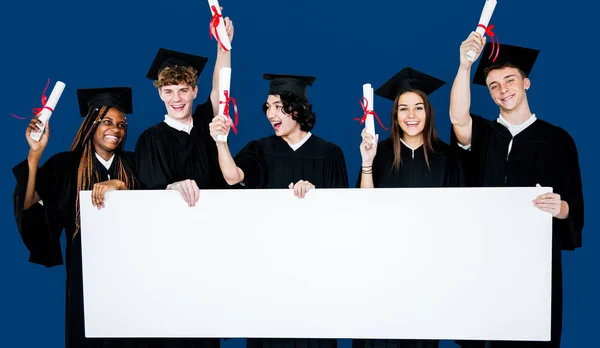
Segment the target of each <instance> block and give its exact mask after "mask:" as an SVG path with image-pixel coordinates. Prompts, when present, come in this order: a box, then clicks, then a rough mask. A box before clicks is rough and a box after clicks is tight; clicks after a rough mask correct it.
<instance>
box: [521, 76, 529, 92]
mask: <svg viewBox="0 0 600 348" xmlns="http://www.w3.org/2000/svg"><path fill="white" fill-rule="evenodd" d="M523 86H524V87H525V90H528V89H529V88H531V80H530V79H529V78H527V77H526V78H525V79H524V80H523Z"/></svg>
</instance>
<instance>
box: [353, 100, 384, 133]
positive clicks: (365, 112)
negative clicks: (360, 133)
mask: <svg viewBox="0 0 600 348" xmlns="http://www.w3.org/2000/svg"><path fill="white" fill-rule="evenodd" d="M360 106H361V107H362V109H363V116H362V117H361V118H355V119H354V120H356V121H360V124H363V123H364V122H365V121H366V120H367V115H373V116H374V117H375V119H376V120H377V122H378V123H379V125H380V126H381V128H383V129H385V130H387V128H385V126H384V125H383V124H382V123H381V120H380V119H379V116H377V113H376V112H375V111H374V110H367V108H368V107H369V101H368V100H367V98H365V97H361V98H360Z"/></svg>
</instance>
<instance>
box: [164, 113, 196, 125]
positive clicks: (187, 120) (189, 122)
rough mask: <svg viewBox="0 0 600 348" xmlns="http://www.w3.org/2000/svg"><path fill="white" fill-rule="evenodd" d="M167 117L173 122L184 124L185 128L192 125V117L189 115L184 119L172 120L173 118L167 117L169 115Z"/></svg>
mask: <svg viewBox="0 0 600 348" xmlns="http://www.w3.org/2000/svg"><path fill="white" fill-rule="evenodd" d="M167 116H168V117H169V118H170V119H172V120H174V121H177V122H180V123H183V124H185V125H186V126H189V125H190V124H192V115H191V114H190V115H188V116H186V117H184V118H174V117H171V115H169V114H167Z"/></svg>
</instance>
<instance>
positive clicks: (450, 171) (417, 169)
mask: <svg viewBox="0 0 600 348" xmlns="http://www.w3.org/2000/svg"><path fill="white" fill-rule="evenodd" d="M427 158H428V160H429V166H428V165H427V161H425V151H424V147H423V146H420V147H419V148H417V149H415V150H411V149H410V148H409V147H408V146H406V145H404V144H401V145H400V159H401V162H400V168H399V169H398V170H394V169H393V163H394V144H393V141H392V139H391V138H387V139H385V140H383V141H381V142H380V143H379V144H378V145H377V154H376V155H375V158H374V159H373V174H372V175H373V184H374V186H375V187H378V188H379V187H381V188H390V187H444V186H452V187H456V186H460V185H461V184H462V177H463V173H462V172H461V168H460V166H459V163H458V161H457V160H456V156H454V154H453V153H452V152H451V151H450V146H449V145H448V144H446V143H444V142H442V141H438V142H436V143H435V144H434V145H433V151H427ZM360 174H361V173H360V172H359V175H358V180H357V183H356V187H360V183H361V175H360Z"/></svg>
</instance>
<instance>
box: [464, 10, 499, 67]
mask: <svg viewBox="0 0 600 348" xmlns="http://www.w3.org/2000/svg"><path fill="white" fill-rule="evenodd" d="M495 8H496V0H486V1H485V5H484V6H483V11H481V17H480V18H479V24H481V25H483V26H485V27H486V28H487V26H488V25H489V24H490V19H491V18H492V14H493V13H494V9H495ZM475 31H476V32H477V33H479V35H481V37H483V36H484V35H485V29H484V28H482V27H481V26H477V29H476V30H475ZM466 58H467V60H469V62H472V61H474V60H475V51H473V50H469V51H468V52H467V55H466Z"/></svg>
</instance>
